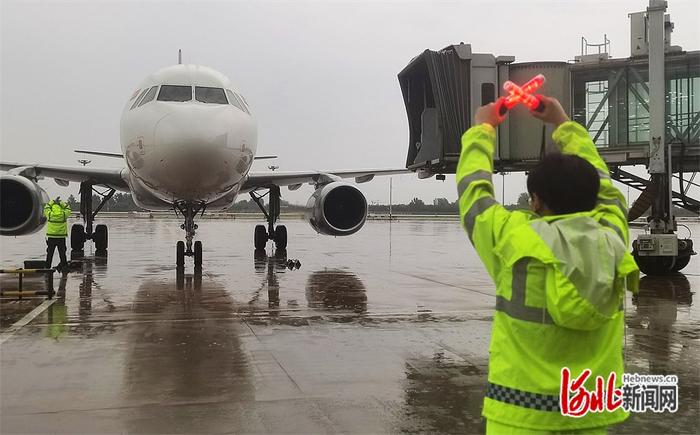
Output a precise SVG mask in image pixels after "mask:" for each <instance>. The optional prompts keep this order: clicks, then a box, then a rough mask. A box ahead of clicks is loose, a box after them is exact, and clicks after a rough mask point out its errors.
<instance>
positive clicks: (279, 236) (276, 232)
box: [250, 186, 287, 251]
mask: <svg viewBox="0 0 700 435" xmlns="http://www.w3.org/2000/svg"><path fill="white" fill-rule="evenodd" d="M267 194H269V195H270V206H269V207H268V208H269V210H266V209H265V204H263V202H262V199H263V198H264V197H265V196H266V195H267ZM250 197H251V198H252V199H253V201H255V203H256V204H257V205H258V207H259V208H260V211H262V212H263V214H264V215H265V219H267V229H265V226H264V225H256V226H255V237H254V239H253V240H254V242H255V249H265V245H267V241H268V240H272V241H274V242H275V247H276V248H277V249H279V250H282V251H283V250H285V249H287V227H285V226H284V225H277V228H275V222H277V219H279V217H280V204H281V202H282V201H281V197H282V196H281V194H280V188H279V186H271V187H270V188H269V191H268V193H266V194H264V195H259V194H257V193H256V192H255V191H251V192H250Z"/></svg>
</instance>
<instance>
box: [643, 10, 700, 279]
mask: <svg viewBox="0 0 700 435" xmlns="http://www.w3.org/2000/svg"><path fill="white" fill-rule="evenodd" d="M666 6H667V2H666V1H665V0H649V7H648V8H647V16H646V19H647V24H648V39H649V147H650V148H649V174H650V175H651V184H652V185H653V186H654V188H655V192H656V197H655V198H654V201H653V203H652V206H651V215H650V217H649V229H650V234H643V235H640V236H638V237H637V240H635V241H634V242H633V243H632V250H633V254H634V257H635V260H636V261H637V264H638V265H639V268H640V269H641V270H642V272H644V273H646V274H647V275H659V274H664V273H669V272H675V271H679V270H681V269H682V268H683V267H685V266H686V265H687V264H688V262H689V261H690V256H691V255H692V254H693V245H692V241H691V240H690V239H685V240H678V236H677V235H676V234H675V231H676V229H677V227H676V219H675V216H674V215H673V203H672V201H671V200H672V198H673V197H672V190H671V189H672V187H673V186H672V176H673V171H672V166H671V153H670V152H669V149H668V146H667V144H666V77H665V67H666V64H665V58H664V57H665V50H666V43H665V19H664V16H665V12H666Z"/></svg>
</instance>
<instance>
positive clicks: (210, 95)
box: [194, 86, 228, 104]
mask: <svg viewBox="0 0 700 435" xmlns="http://www.w3.org/2000/svg"><path fill="white" fill-rule="evenodd" d="M194 98H195V100H197V101H199V102H201V103H213V104H228V101H226V94H225V93H224V90H223V89H221V88H209V87H206V86H195V88H194Z"/></svg>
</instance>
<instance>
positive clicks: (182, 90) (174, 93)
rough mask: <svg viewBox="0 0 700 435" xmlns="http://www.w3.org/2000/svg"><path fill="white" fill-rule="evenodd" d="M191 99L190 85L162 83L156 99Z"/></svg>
mask: <svg viewBox="0 0 700 435" xmlns="http://www.w3.org/2000/svg"><path fill="white" fill-rule="evenodd" d="M191 99H192V87H191V86H179V85H163V86H161V87H160V92H159V93H158V101H190V100H191Z"/></svg>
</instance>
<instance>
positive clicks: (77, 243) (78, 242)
mask: <svg viewBox="0 0 700 435" xmlns="http://www.w3.org/2000/svg"><path fill="white" fill-rule="evenodd" d="M93 192H94V193H96V194H97V195H99V196H100V197H101V200H100V204H99V205H98V206H97V208H96V209H95V211H92V194H93ZM114 192H115V190H114V189H107V190H106V191H104V192H101V191H99V190H97V189H95V188H94V187H93V185H92V183H90V182H88V181H84V182H82V183H80V217H81V218H82V219H83V224H73V226H72V227H71V229H70V248H71V258H74V257H75V258H77V257H82V256H83V255H84V249H85V241H87V240H92V241H93V243H94V244H95V254H96V255H98V256H106V255H107V242H108V234H107V225H102V224H100V225H97V226H95V229H94V231H93V224H94V222H95V217H96V216H97V213H99V212H100V210H102V207H104V206H105V204H107V201H109V200H110V199H112V196H114Z"/></svg>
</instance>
